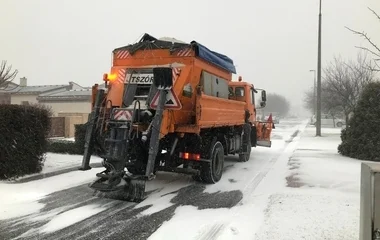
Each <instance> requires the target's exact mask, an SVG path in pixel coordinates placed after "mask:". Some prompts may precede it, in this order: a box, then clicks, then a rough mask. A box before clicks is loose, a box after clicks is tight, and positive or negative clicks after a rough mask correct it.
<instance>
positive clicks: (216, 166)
mask: <svg viewBox="0 0 380 240" xmlns="http://www.w3.org/2000/svg"><path fill="white" fill-rule="evenodd" d="M209 156H210V160H211V161H210V162H204V163H202V166H201V169H200V170H201V173H200V177H201V179H202V181H203V182H204V183H216V182H218V181H219V180H220V179H221V178H222V174H223V167H224V149H223V145H222V143H221V142H219V141H214V144H211V149H210V153H209Z"/></svg>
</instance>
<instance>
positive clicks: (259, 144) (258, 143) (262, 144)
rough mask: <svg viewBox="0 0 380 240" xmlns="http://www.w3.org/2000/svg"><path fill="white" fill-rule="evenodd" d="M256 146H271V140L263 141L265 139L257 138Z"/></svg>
mask: <svg viewBox="0 0 380 240" xmlns="http://www.w3.org/2000/svg"><path fill="white" fill-rule="evenodd" d="M256 145H257V146H260V147H269V148H270V147H271V146H272V141H270V140H269V141H265V140H259V141H257V144H256Z"/></svg>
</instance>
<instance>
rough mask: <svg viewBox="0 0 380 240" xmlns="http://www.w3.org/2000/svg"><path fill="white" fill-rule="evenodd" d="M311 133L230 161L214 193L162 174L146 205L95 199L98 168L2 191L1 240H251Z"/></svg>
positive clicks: (288, 124)
mask: <svg viewBox="0 0 380 240" xmlns="http://www.w3.org/2000/svg"><path fill="white" fill-rule="evenodd" d="M305 126H306V121H283V122H281V123H280V124H278V125H276V129H274V130H273V133H272V140H273V145H272V148H259V147H258V148H253V149H252V155H251V159H250V161H248V162H246V163H240V162H238V161H237V157H229V158H227V159H226V163H225V171H224V173H223V178H222V180H221V181H220V182H219V183H217V184H214V185H204V184H199V183H195V182H194V181H193V180H192V179H191V177H189V176H185V175H181V174H171V173H158V175H157V178H156V179H155V180H153V181H151V182H149V184H148V187H147V191H151V192H150V194H149V197H148V198H147V199H146V200H145V201H143V202H142V203H140V204H135V203H129V202H122V201H116V200H110V199H105V198H98V197H94V196H93V195H92V193H93V192H92V191H91V190H90V189H89V188H88V186H87V184H88V183H89V182H91V181H92V180H93V179H94V178H95V174H96V173H97V172H99V168H93V169H92V170H90V171H86V172H81V171H72V172H67V173H62V174H59V175H56V176H50V177H48V178H43V179H38V180H33V181H27V182H23V183H0V239H54V240H56V239H79V238H80V239H148V238H149V239H152V240H157V239H165V240H168V239H181V240H183V239H216V238H217V239H252V238H253V237H254V236H255V232H256V230H257V228H258V227H259V226H260V224H261V223H262V221H263V217H264V210H265V207H266V206H267V203H268V198H267V197H261V196H264V195H268V194H270V193H271V192H275V189H276V188H277V187H281V186H282V181H281V180H280V181H278V178H277V177H276V176H277V174H278V171H280V172H281V171H286V170H287V166H286V164H287V160H288V159H289V157H290V156H291V154H292V153H293V151H294V148H295V144H296V141H297V135H298V134H299V133H300V132H302V131H303V130H304V129H305ZM281 160H283V161H281ZM282 165H283V167H282ZM275 166H276V167H275ZM281 176H282V175H281ZM271 179H273V180H271ZM264 180H265V181H264Z"/></svg>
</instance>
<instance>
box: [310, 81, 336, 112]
mask: <svg viewBox="0 0 380 240" xmlns="http://www.w3.org/2000/svg"><path fill="white" fill-rule="evenodd" d="M321 87H322V91H321V93H322V97H321V100H322V101H321V110H322V112H323V113H328V114H331V115H333V116H335V115H336V114H337V113H339V112H342V109H341V107H340V105H338V104H335V103H334V101H333V99H334V98H333V97H332V96H330V95H331V92H329V91H326V89H327V88H328V85H327V82H325V81H323V82H322V86H321ZM314 99H315V101H316V96H314V89H313V88H311V89H310V90H308V91H306V92H305V95H304V99H303V100H304V107H305V108H306V109H308V110H310V111H311V112H312V111H313V110H314V109H315V104H316V103H314ZM313 114H315V113H314V112H313Z"/></svg>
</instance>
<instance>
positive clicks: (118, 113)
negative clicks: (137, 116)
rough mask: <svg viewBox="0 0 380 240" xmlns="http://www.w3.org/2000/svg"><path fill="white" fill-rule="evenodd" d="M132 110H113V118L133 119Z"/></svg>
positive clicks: (121, 119)
mask: <svg viewBox="0 0 380 240" xmlns="http://www.w3.org/2000/svg"><path fill="white" fill-rule="evenodd" d="M132 112H133V111H132V110H124V109H115V110H114V111H113V119H114V120H118V121H130V120H132Z"/></svg>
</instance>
